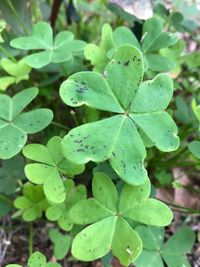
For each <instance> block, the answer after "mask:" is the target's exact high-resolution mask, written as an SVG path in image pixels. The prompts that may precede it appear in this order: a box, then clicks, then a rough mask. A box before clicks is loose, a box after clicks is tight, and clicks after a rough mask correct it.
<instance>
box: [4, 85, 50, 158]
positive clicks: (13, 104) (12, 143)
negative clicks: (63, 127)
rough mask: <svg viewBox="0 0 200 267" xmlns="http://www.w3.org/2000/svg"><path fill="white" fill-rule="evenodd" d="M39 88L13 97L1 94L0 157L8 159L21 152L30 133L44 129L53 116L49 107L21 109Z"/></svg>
mask: <svg viewBox="0 0 200 267" xmlns="http://www.w3.org/2000/svg"><path fill="white" fill-rule="evenodd" d="M37 94H38V89H37V88H34V87H33V88H29V89H26V90H24V91H22V92H19V93H18V94H16V95H15V96H14V97H13V98H11V97H9V96H6V95H0V158H2V159H8V158H11V157H13V156H15V155H16V154H17V153H19V152H20V151H21V150H22V148H23V146H24V145H25V143H26V141H27V134H28V133H36V132H38V131H40V130H42V129H44V128H45V127H46V126H47V125H49V123H50V122H51V120H52V118H53V113H52V111H51V110H49V109H36V110H33V111H29V112H26V113H21V111H22V110H23V109H24V108H25V107H26V106H27V105H28V104H29V103H30V102H31V101H32V100H33V99H34V98H35V97H36V95H37Z"/></svg>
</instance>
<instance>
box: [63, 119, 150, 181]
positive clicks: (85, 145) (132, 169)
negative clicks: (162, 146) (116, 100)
mask: <svg viewBox="0 0 200 267" xmlns="http://www.w3.org/2000/svg"><path fill="white" fill-rule="evenodd" d="M114 133H115V134H114ZM133 133H134V135H133ZM130 138H131V142H130V141H129V140H130ZM108 140H109V143H108ZM63 148H64V154H65V156H66V158H69V159H71V160H72V161H73V162H76V163H79V164H83V163H86V162H88V161H89V160H92V161H95V162H100V161H104V160H107V159H109V160H110V163H111V165H112V166H113V168H114V170H115V171H116V172H117V173H118V174H119V176H120V177H121V178H122V179H124V180H125V181H127V182H128V183H131V184H141V183H142V182H143V181H144V180H145V179H146V178H147V174H146V171H145V169H144V167H143V164H142V163H143V160H144V157H145V150H144V146H143V143H142V140H141V139H140V136H139V134H138V132H137V130H136V128H135V126H134V124H133V123H132V121H131V120H130V119H129V118H128V117H127V116H122V115H119V116H113V117H112V118H109V119H105V120H101V121H98V122H93V123H88V124H85V125H82V126H79V127H77V128H75V129H73V130H71V131H70V133H69V134H68V135H67V136H65V137H64V139H63ZM77 152H78V153H77ZM130 162H132V164H130Z"/></svg>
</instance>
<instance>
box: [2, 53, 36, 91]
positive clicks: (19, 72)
mask: <svg viewBox="0 0 200 267" xmlns="http://www.w3.org/2000/svg"><path fill="white" fill-rule="evenodd" d="M1 66H2V68H3V70H5V71H6V72H7V73H8V74H10V76H3V77H1V78H0V90H2V91H5V90H6V89H7V88H8V86H10V85H11V84H14V83H15V84H18V83H19V82H20V81H22V80H28V78H29V73H30V71H31V68H30V67H29V66H28V65H27V64H26V63H25V62H24V60H23V59H22V60H20V61H18V62H16V63H15V62H12V61H11V60H9V59H8V58H2V60H1Z"/></svg>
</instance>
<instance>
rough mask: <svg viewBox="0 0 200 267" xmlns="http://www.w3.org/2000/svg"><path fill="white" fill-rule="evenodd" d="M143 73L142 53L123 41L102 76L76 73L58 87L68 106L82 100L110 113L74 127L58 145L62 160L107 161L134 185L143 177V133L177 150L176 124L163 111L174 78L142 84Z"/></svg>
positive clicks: (161, 77) (160, 76) (166, 148)
mask: <svg viewBox="0 0 200 267" xmlns="http://www.w3.org/2000/svg"><path fill="white" fill-rule="evenodd" d="M143 73H144V63H143V57H142V54H141V52H140V51H139V50H138V49H137V48H135V47H133V46H130V45H126V46H121V47H119V48H118V49H117V50H116V51H115V53H114V55H113V58H112V60H111V61H110V63H109V64H108V65H107V66H106V68H105V72H104V77H103V76H102V75H101V74H99V73H96V72H80V73H76V74H74V75H72V76H70V77H69V78H68V79H67V80H66V81H65V82H64V83H63V84H62V85H61V88H60V96H61V98H62V100H63V101H64V102H65V103H66V104H67V105H69V106H73V107H79V106H81V105H84V104H86V105H88V106H90V107H93V108H96V109H99V110H105V111H108V112H112V115H113V116H110V117H109V118H106V119H103V120H101V121H97V122H92V123H88V124H85V125H82V126H79V127H77V128H74V129H72V130H71V131H70V132H69V133H68V134H67V135H66V136H65V137H64V139H63V143H62V145H63V150H64V155H65V156H66V158H69V159H70V160H72V161H73V162H75V163H79V164H84V163H87V162H88V161H94V162H101V161H105V160H109V162H110V164H111V165H112V167H113V169H114V170H115V171H116V172H117V174H118V175H119V176H120V177H121V178H122V179H123V180H124V181H126V182H127V183H129V184H134V185H135V184H142V183H144V181H145V180H146V179H147V172H146V170H145V168H144V159H145V156H146V150H145V145H144V142H143V140H142V136H143V135H144V134H145V135H146V136H147V137H148V139H149V140H151V142H152V144H153V145H155V146H156V147H157V148H158V149H160V150H161V151H172V150H175V149H177V147H178V145H179V138H178V137H177V132H178V130H177V127H176V124H175V123H174V121H173V120H172V118H171V116H170V115H169V114H168V113H167V112H166V111H164V110H165V109H166V108H167V106H168V104H169V102H170V100H171V98H172V94H173V83H172V80H171V79H170V77H169V76H168V75H166V74H158V75H157V76H156V77H155V78H154V79H153V80H150V81H144V82H142V79H143ZM113 113H114V114H113ZM110 115H111V114H110ZM141 132H142V133H143V134H141Z"/></svg>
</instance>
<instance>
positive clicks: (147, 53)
mask: <svg viewBox="0 0 200 267" xmlns="http://www.w3.org/2000/svg"><path fill="white" fill-rule="evenodd" d="M176 41H177V36H176V35H174V34H171V33H169V32H165V31H164V29H163V23H162V21H161V19H159V18H157V17H152V18H150V19H148V20H146V21H145V22H144V25H143V32H142V39H141V41H140V43H139V42H138V40H137V38H136V37H135V35H134V34H133V33H132V32H131V30H129V29H128V28H127V27H124V26H120V27H118V28H116V29H115V30H114V31H113V30H112V28H111V26H110V25H109V24H105V25H104V26H103V28H102V36H101V41H100V44H99V46H97V45H95V44H88V45H87V46H86V47H85V56H86V58H87V59H89V60H90V61H91V63H92V64H93V65H94V70H96V71H99V72H102V71H103V70H104V68H105V66H106V64H107V63H108V62H109V60H110V59H111V56H112V53H113V51H115V50H116V49H117V48H118V47H119V46H121V45H127V44H129V45H133V46H135V47H137V48H138V49H140V50H141V51H142V53H143V56H144V61H145V70H147V69H151V70H154V71H167V70H171V69H172V68H173V67H174V63H173V61H172V60H170V59H169V58H167V57H166V56H163V55H161V54H160V53H159V50H160V49H162V48H166V47H169V46H171V45H173V44H175V43H176Z"/></svg>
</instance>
